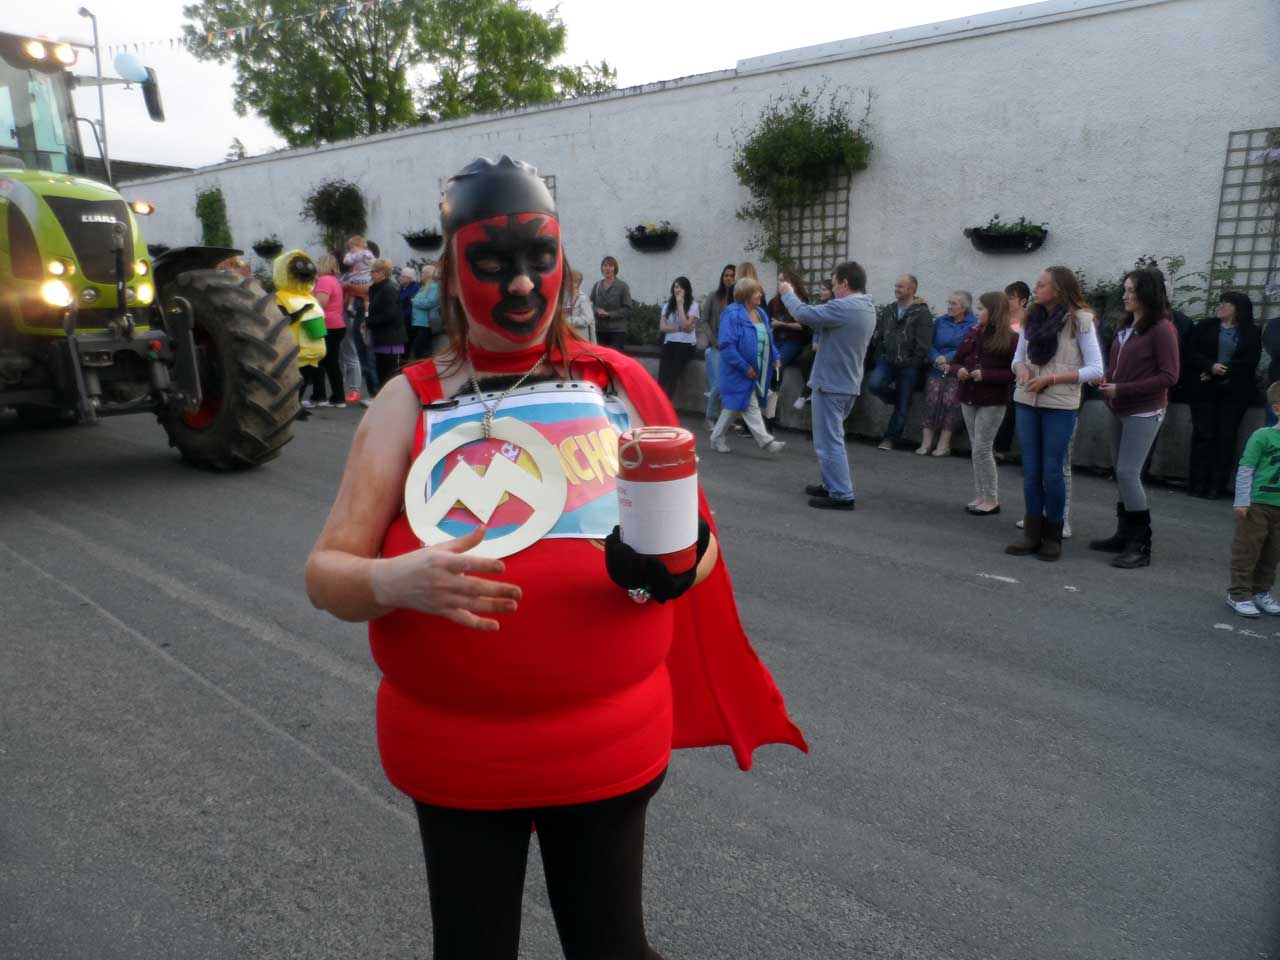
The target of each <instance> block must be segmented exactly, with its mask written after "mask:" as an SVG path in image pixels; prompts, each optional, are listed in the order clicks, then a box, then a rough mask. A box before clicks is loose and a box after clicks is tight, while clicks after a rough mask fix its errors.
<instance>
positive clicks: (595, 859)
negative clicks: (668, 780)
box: [415, 770, 667, 960]
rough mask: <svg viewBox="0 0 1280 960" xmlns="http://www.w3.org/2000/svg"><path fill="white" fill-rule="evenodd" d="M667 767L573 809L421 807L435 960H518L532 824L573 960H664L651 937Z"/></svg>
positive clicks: (567, 951)
mask: <svg viewBox="0 0 1280 960" xmlns="http://www.w3.org/2000/svg"><path fill="white" fill-rule="evenodd" d="M666 775H667V774H666V771H665V770H664V771H663V772H662V773H661V774H659V775H658V776H657V777H656V778H655V779H653V780H651V781H650V782H649V783H647V784H645V785H644V786H643V787H641V788H640V789H638V790H634V791H632V792H631V793H625V794H623V795H622V796H620V797H611V798H609V799H607V800H597V801H595V802H594V803H579V804H573V805H571V806H564V807H537V808H534V809H522V810H455V809H451V808H448V807H433V806H430V805H428V804H425V803H417V804H415V806H416V807H417V809H418V826H419V828H420V829H421V831H422V849H423V853H424V854H425V856H426V861H427V887H428V891H429V895H430V900H431V929H432V944H433V950H432V957H433V958H434V960H479V958H483V960H514V958H515V957H516V955H517V953H518V950H519V946H520V905H521V902H522V900H523V897H524V872H525V863H526V862H527V861H528V858H529V837H530V830H531V829H532V828H533V827H534V826H535V825H536V826H537V831H538V850H539V851H540V852H541V854H542V867H543V872H544V873H545V874H546V878H547V894H548V896H549V897H550V899H551V912H552V913H553V914H554V916H555V920H556V930H557V931H558V932H559V934H560V944H561V946H562V947H563V949H564V955H565V958H566V960H661V957H659V955H658V954H657V952H656V951H654V949H653V948H652V947H650V946H649V941H648V940H647V939H646V938H645V932H644V912H643V909H642V903H641V880H642V878H643V872H644V821H645V811H646V808H647V807H648V804H649V800H650V798H652V797H653V795H654V794H655V793H657V792H658V788H659V787H660V786H662V781H663V779H664V778H665V777H666Z"/></svg>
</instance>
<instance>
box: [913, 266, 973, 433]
mask: <svg viewBox="0 0 1280 960" xmlns="http://www.w3.org/2000/svg"><path fill="white" fill-rule="evenodd" d="M977 324H978V318H977V317H975V316H974V315H973V294H971V293H969V291H968V290H956V291H955V292H954V293H952V294H951V296H949V297H947V312H946V313H944V314H943V315H942V316H940V317H938V319H937V320H935V321H933V346H931V347H930V348H929V378H928V383H927V384H926V385H925V393H924V395H925V408H924V430H923V431H921V438H920V446H919V448H918V449H917V450H916V453H918V454H920V455H921V456H924V455H925V454H926V453H928V452H929V448H930V447H932V446H933V435H934V434H935V433H936V434H938V449H936V450H934V451H933V455H934V456H935V457H946V456H950V455H951V435H952V434H953V433H955V430H956V427H958V426H960V424H961V422H962V418H963V413H962V411H961V410H960V400H959V397H958V396H957V394H958V392H959V390H960V381H959V380H957V379H956V378H955V377H953V376H948V374H949V373H950V372H951V360H952V358H953V357H954V356H955V355H956V350H958V349H959V348H960V344H962V343H964V338H965V337H966V336H967V335H968V333H969V331H970V330H972V329H973V328H974V327H975V326H977Z"/></svg>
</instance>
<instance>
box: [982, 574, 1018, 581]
mask: <svg viewBox="0 0 1280 960" xmlns="http://www.w3.org/2000/svg"><path fill="white" fill-rule="evenodd" d="M978 576H980V577H982V578H983V579H985V580H999V581H1000V582H1001V583H1017V582H1018V581H1017V580H1015V579H1013V577H1002V576H1000V575H999V574H995V573H980V574H978Z"/></svg>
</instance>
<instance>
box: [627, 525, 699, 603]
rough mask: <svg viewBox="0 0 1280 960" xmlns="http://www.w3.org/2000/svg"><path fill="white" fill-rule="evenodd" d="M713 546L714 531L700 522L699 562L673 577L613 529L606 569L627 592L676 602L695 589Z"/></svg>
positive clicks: (658, 562)
mask: <svg viewBox="0 0 1280 960" xmlns="http://www.w3.org/2000/svg"><path fill="white" fill-rule="evenodd" d="M710 543H711V527H710V525H709V524H708V523H707V521H705V520H703V519H702V518H701V517H699V518H698V559H697V560H695V561H694V562H693V566H692V567H690V568H689V569H688V570H686V571H685V572H684V573H672V572H671V571H670V570H668V569H667V565H666V564H665V563H663V562H662V561H661V560H659V559H658V558H657V557H647V556H644V555H642V554H639V553H636V552H635V551H634V550H633V549H631V547H629V546H627V545H626V544H625V543H623V542H622V531H621V529H620V528H619V527H614V528H613V533H611V534H609V536H608V537H606V538H605V541H604V567H605V570H607V571H608V572H609V579H610V580H612V581H613V582H614V583H616V584H617V585H618V586H620V587H621V588H622V589H623V590H643V591H645V592H646V593H647V594H648V595H649V596H650V597H652V598H653V599H654V600H657V601H658V602H659V603H666V602H667V601H668V600H674V599H675V598H676V597H678V596H680V595H681V594H682V593H684V592H685V591H686V590H688V589H689V588H690V587H692V586H693V581H694V580H695V579H697V576H698V564H699V563H701V562H702V556H703V554H705V553H706V552H707V546H708V545H709V544H710Z"/></svg>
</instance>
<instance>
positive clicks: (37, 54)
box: [22, 40, 49, 60]
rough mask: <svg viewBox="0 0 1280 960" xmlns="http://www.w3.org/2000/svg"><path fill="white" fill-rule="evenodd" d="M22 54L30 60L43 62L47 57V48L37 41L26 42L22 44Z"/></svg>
mask: <svg viewBox="0 0 1280 960" xmlns="http://www.w3.org/2000/svg"><path fill="white" fill-rule="evenodd" d="M22 52H23V53H25V54H26V55H27V56H28V57H30V58H31V59H32V60H43V59H44V58H45V57H47V56H48V55H49V48H48V47H46V46H45V45H44V44H43V43H41V42H40V41H39V40H27V41H25V42H24V43H23V44H22Z"/></svg>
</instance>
